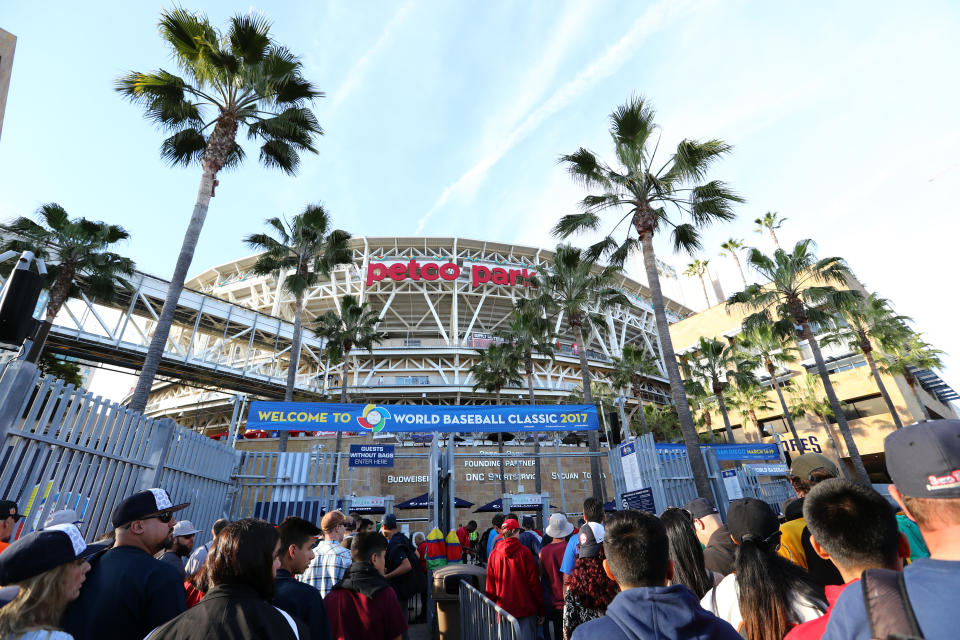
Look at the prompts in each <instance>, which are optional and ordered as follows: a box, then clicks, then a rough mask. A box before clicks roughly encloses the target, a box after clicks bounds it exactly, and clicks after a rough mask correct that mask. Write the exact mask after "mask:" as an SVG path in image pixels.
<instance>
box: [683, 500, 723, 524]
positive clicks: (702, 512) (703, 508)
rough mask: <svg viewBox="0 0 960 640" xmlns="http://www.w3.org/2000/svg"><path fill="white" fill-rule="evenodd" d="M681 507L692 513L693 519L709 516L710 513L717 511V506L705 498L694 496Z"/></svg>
mask: <svg viewBox="0 0 960 640" xmlns="http://www.w3.org/2000/svg"><path fill="white" fill-rule="evenodd" d="M683 509H684V511H686V512H687V513H689V514H690V515H692V516H693V519H694V520H699V519H700V518H703V517H706V516H709V515H711V514H714V513H719V511H717V508H716V507H715V506H713V503H712V502H710V501H709V500H707V499H706V498H694V499H693V500H691V501H690V502H688V503H687V504H685V505H684V507H683Z"/></svg>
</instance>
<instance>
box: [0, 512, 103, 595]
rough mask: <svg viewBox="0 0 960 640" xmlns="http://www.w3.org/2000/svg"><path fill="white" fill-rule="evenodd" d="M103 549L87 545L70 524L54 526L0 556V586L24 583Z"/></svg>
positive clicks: (20, 540)
mask: <svg viewBox="0 0 960 640" xmlns="http://www.w3.org/2000/svg"><path fill="white" fill-rule="evenodd" d="M104 548H105V547H104V545H87V543H85V542H84V541H83V536H82V535H80V530H79V529H77V527H76V526H74V525H72V524H55V525H53V526H52V527H47V528H46V529H43V530H42V531H35V532H33V533H28V534H27V535H25V536H23V537H22V538H19V539H18V540H17V541H16V542H14V543H13V544H11V545H10V546H9V547H7V549H6V551H4V552H3V553H0V585H9V584H15V583H17V582H23V581H24V580H27V579H29V578H32V577H34V576H38V575H40V574H41V573H44V572H46V571H49V570H51V569H56V568H57V567H59V566H61V565H64V564H67V563H68V562H73V561H74V560H76V559H77V558H84V559H88V558H90V557H92V556H94V555H96V554H97V553H99V552H100V551H103V550H104Z"/></svg>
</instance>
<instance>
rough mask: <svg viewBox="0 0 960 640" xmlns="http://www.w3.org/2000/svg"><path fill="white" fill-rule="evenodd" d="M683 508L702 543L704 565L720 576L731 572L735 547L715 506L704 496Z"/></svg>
mask: <svg viewBox="0 0 960 640" xmlns="http://www.w3.org/2000/svg"><path fill="white" fill-rule="evenodd" d="M683 508H684V510H685V511H686V512H687V513H689V514H690V517H691V518H693V530H694V531H695V532H696V534H697V540H699V541H700V544H702V545H703V564H704V566H705V567H706V568H707V569H708V570H709V571H716V572H717V573H719V574H720V575H722V576H726V575H730V574H731V573H733V561H734V558H735V557H736V550H737V547H736V545H734V544H733V540H731V539H730V532H729V531H728V530H727V525H725V524H723V520H721V519H720V512H719V511H717V508H716V507H715V506H713V503H712V502H710V501H709V500H707V499H706V498H695V499H693V500H691V501H690V502H688V503H687V504H685V505H684V506H683Z"/></svg>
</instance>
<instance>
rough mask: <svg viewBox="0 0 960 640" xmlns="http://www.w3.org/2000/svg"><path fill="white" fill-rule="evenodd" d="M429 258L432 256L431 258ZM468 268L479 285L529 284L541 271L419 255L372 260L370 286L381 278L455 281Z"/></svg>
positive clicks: (368, 274)
mask: <svg viewBox="0 0 960 640" xmlns="http://www.w3.org/2000/svg"><path fill="white" fill-rule="evenodd" d="M427 260H429V258H428V259H427ZM464 270H469V272H470V285H471V286H472V287H473V288H477V287H479V286H480V285H482V284H493V285H508V286H513V287H515V286H523V287H526V286H529V285H530V280H531V279H533V278H534V277H535V276H536V275H537V274H536V272H535V271H533V270H531V269H524V268H519V269H507V268H504V267H501V266H495V265H492V264H487V265H485V264H473V263H464V265H463V267H462V268H461V267H460V265H458V264H457V263H456V262H444V263H442V264H441V263H440V262H434V261H432V260H430V261H428V262H418V261H417V259H415V258H414V259H410V260H406V261H382V262H376V261H371V262H370V263H369V264H367V280H366V282H367V286H368V287H369V286H371V285H373V283H374V282H380V281H381V280H391V281H393V282H403V281H404V280H413V281H418V280H425V281H427V282H433V281H435V280H447V281H452V280H456V279H458V278H459V277H460V274H461V273H462V272H463V271H464Z"/></svg>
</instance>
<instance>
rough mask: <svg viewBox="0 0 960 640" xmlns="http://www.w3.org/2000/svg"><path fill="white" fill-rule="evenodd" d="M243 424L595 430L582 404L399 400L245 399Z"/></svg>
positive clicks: (592, 410) (592, 413)
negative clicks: (409, 402) (379, 402)
mask: <svg viewBox="0 0 960 640" xmlns="http://www.w3.org/2000/svg"><path fill="white" fill-rule="evenodd" d="M247 429H269V430H273V431H290V430H298V431H299V430H302V431H360V432H363V431H370V432H372V433H381V432H385V433H402V432H417V433H423V432H442V433H452V432H468V433H472V432H486V433H490V432H498V431H596V430H597V429H599V422H598V420H597V408H596V407H595V406H594V405H587V404H565V405H564V404H559V405H558V404H550V405H499V406H493V405H490V406H487V405H405V404H388V405H377V404H366V405H363V404H339V403H326V402H251V403H250V413H249V414H248V415H247Z"/></svg>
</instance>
